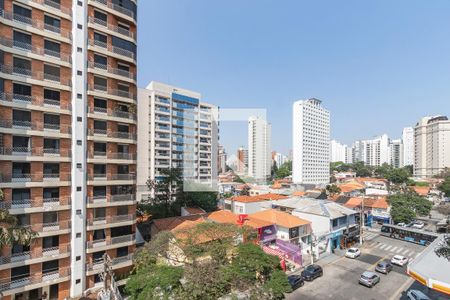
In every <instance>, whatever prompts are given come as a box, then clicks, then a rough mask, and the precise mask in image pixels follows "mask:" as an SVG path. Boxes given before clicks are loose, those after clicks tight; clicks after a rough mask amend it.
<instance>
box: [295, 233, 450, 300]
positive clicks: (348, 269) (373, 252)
mask: <svg viewBox="0 0 450 300" xmlns="http://www.w3.org/2000/svg"><path fill="white" fill-rule="evenodd" d="M364 236H365V240H366V241H365V243H364V246H363V247H362V248H361V252H362V254H361V256H360V257H358V258H356V259H349V258H346V257H339V258H337V259H336V260H334V261H332V262H329V263H327V264H326V265H323V269H324V275H323V276H322V277H321V278H318V279H316V280H314V281H313V282H305V285H304V286H303V287H301V288H299V289H297V290H295V291H294V292H292V293H290V294H288V295H287V299H311V300H321V299H346V300H372V299H378V300H379V299H383V300H398V299H402V300H403V299H406V292H407V291H408V290H409V289H410V288H415V289H420V290H422V291H424V292H425V293H427V294H429V296H430V298H431V299H433V300H434V299H436V300H443V299H449V298H448V297H446V296H444V295H436V294H434V293H429V292H428V291H427V288H426V287H424V286H422V285H420V284H419V283H416V282H415V281H414V280H413V279H411V278H410V277H409V276H408V275H407V274H406V266H405V267H403V268H402V267H399V266H394V269H393V270H392V272H390V273H389V274H387V275H384V274H380V273H378V274H379V276H380V278H381V280H380V283H378V284H377V285H375V286H374V287H373V288H367V287H365V286H362V285H360V284H359V283H358V280H359V277H360V275H361V274H362V273H363V272H364V271H366V270H370V271H374V270H375V266H376V264H377V263H378V262H379V261H382V260H385V259H386V260H390V259H391V258H392V256H394V255H395V254H400V255H404V256H407V257H410V258H413V257H415V256H417V255H418V254H419V253H420V252H421V251H422V250H423V249H424V247H423V246H420V245H416V244H413V243H408V242H404V241H399V240H394V239H391V238H387V237H383V236H380V235H378V234H377V233H372V232H368V233H365V235H364ZM318 264H321V263H320V261H319V262H318Z"/></svg>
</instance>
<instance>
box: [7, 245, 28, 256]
mask: <svg viewBox="0 0 450 300" xmlns="http://www.w3.org/2000/svg"><path fill="white" fill-rule="evenodd" d="M28 251H30V246H25V245H18V244H14V245H13V246H12V248H11V254H12V255H14V254H23V253H24V252H28Z"/></svg>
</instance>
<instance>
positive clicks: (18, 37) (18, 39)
mask: <svg viewBox="0 0 450 300" xmlns="http://www.w3.org/2000/svg"><path fill="white" fill-rule="evenodd" d="M13 41H14V47H17V48H21V49H25V50H31V34H26V33H23V32H20V31H14V33H13Z"/></svg>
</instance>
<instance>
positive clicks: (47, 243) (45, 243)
mask: <svg viewBox="0 0 450 300" xmlns="http://www.w3.org/2000/svg"><path fill="white" fill-rule="evenodd" d="M58 246H59V235H54V236H47V237H44V238H42V248H44V249H49V248H53V247H58Z"/></svg>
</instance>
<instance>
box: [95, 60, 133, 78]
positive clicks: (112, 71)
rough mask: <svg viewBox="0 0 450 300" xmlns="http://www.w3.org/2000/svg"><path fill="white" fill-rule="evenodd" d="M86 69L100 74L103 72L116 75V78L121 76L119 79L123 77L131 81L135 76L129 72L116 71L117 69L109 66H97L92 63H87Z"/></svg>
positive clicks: (97, 64)
mask: <svg viewBox="0 0 450 300" xmlns="http://www.w3.org/2000/svg"><path fill="white" fill-rule="evenodd" d="M88 67H89V68H91V69H94V70H98V71H100V72H105V73H109V74H112V75H117V76H121V77H125V78H127V79H131V80H136V74H135V73H132V72H129V71H125V70H122V69H118V68H113V67H111V66H109V65H103V64H99V63H96V62H93V61H89V62H88Z"/></svg>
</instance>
